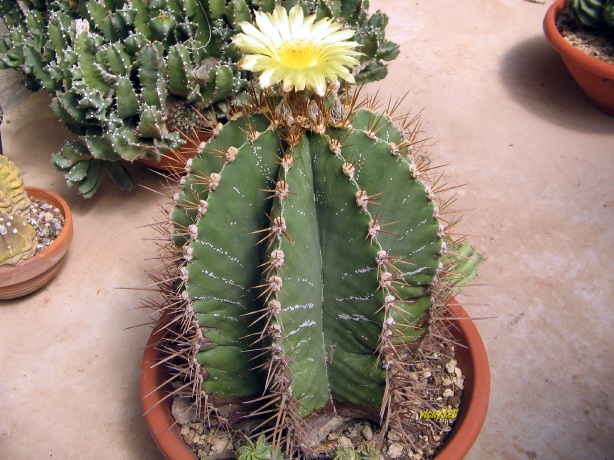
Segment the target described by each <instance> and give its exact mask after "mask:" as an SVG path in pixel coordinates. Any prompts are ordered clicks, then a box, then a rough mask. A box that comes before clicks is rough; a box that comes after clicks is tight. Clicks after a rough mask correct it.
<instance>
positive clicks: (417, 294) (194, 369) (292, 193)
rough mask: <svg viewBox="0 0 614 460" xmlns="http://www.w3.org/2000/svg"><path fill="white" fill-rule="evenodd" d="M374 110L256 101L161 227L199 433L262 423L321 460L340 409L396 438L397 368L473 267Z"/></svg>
mask: <svg viewBox="0 0 614 460" xmlns="http://www.w3.org/2000/svg"><path fill="white" fill-rule="evenodd" d="M374 106H375V103H374V102H372V103H370V104H367V105H366V106H365V107H363V108H360V109H358V108H357V105H356V103H355V100H354V99H351V100H349V101H345V102H344V101H341V100H340V99H339V98H337V97H336V96H335V95H333V94H329V95H328V96H327V97H320V96H317V95H314V94H308V95H306V94H305V93H303V92H291V93H288V94H286V95H285V96H284V97H278V96H275V95H274V94H268V93H258V94H254V95H253V97H252V98H251V105H249V106H246V107H244V108H243V111H242V113H241V114H237V116H235V117H233V120H232V121H231V122H229V123H227V124H226V125H225V126H224V127H223V128H222V130H221V131H220V133H219V134H218V135H217V136H215V137H214V138H212V140H210V141H209V142H208V143H207V145H206V147H205V149H204V150H203V151H201V152H200V153H199V154H198V155H197V156H196V157H195V158H194V159H193V160H191V161H190V162H189V164H188V168H187V170H188V173H187V175H186V176H185V177H184V178H182V179H181V188H182V190H181V191H180V192H179V193H177V194H176V195H175V197H174V203H175V206H174V208H173V210H172V212H171V213H170V217H171V222H172V226H173V232H172V237H171V241H170V243H169V246H168V247H167V248H166V250H167V251H168V254H167V257H168V260H169V263H168V265H167V266H166V268H165V269H164V273H166V274H167V275H166V276H163V277H162V278H159V279H158V278H155V279H156V280H157V285H158V286H159V287H161V288H162V291H163V293H164V295H165V302H163V304H162V306H161V309H162V311H164V312H165V313H166V314H167V315H168V316H166V317H165V321H166V323H165V326H166V327H168V329H169V335H168V336H167V342H165V348H166V349H172V351H171V352H170V353H169V354H170V355H171V357H172V360H171V362H172V364H171V366H170V369H171V372H172V373H173V374H174V376H173V378H174V379H175V380H176V381H177V382H180V383H179V384H178V387H180V388H183V389H184V390H185V394H186V395H189V396H191V397H194V398H195V404H196V405H197V406H198V407H199V409H201V411H202V413H203V414H205V415H203V418H204V419H206V418H208V417H209V416H211V414H212V413H217V414H223V418H224V419H226V420H227V421H229V423H230V424H232V423H233V422H236V421H237V420H241V419H243V418H245V417H255V418H262V419H263V420H266V421H268V422H269V423H270V424H271V426H270V427H269V428H270V429H271V439H270V441H271V442H272V443H273V444H274V445H277V446H279V445H283V446H284V449H285V451H286V454H287V456H289V458H295V456H296V455H302V456H307V457H310V456H317V455H320V454H321V452H318V451H317V442H316V441H315V440H314V439H313V433H314V432H317V430H318V427H319V426H321V424H323V422H322V420H325V419H326V418H327V417H333V416H334V414H343V413H346V412H348V411H349V410H350V408H351V409H352V411H353V413H356V412H357V411H358V413H361V414H363V415H364V416H365V417H366V418H375V419H379V416H380V414H381V415H382V416H383V419H384V420H387V421H388V423H390V424H392V425H393V426H395V427H396V429H400V428H401V427H402V426H403V414H404V413H405V412H406V409H407V406H406V405H407V404H409V403H408V401H407V400H405V399H404V398H405V397H407V399H408V400H409V399H411V397H410V396H403V395H401V394H396V393H397V392H396V390H395V389H397V388H403V387H405V386H407V385H408V382H409V381H411V376H410V375H408V373H407V372H404V368H403V359H404V358H403V357H406V356H408V354H409V353H410V352H411V350H412V349H415V348H417V347H419V346H420V342H421V340H422V338H423V337H424V335H425V334H426V333H427V332H428V328H429V323H430V320H431V316H432V314H433V311H434V310H435V309H437V308H441V307H442V305H443V304H444V303H445V301H446V299H447V297H448V296H449V294H450V290H451V289H454V286H456V285H458V284H460V283H462V282H464V281H466V280H467V279H470V278H471V277H472V276H473V275H474V274H475V270H476V267H477V264H478V263H479V261H480V260H481V257H480V256H479V255H477V254H476V253H475V252H474V250H473V248H472V247H471V246H470V245H469V244H468V243H466V242H465V243H455V242H454V241H452V240H451V237H449V236H448V235H447V234H446V223H445V222H444V221H443V220H442V218H441V211H440V210H441V207H442V204H441V203H438V201H437V198H436V196H435V192H434V191H433V190H432V189H431V188H430V187H429V186H428V185H425V183H423V182H422V180H421V178H423V177H424V174H425V171H426V170H427V169H428V167H427V166H425V165H424V164H423V163H422V162H423V161H424V159H423V157H422V155H421V153H422V152H421V149H420V143H419V142H418V141H417V138H416V136H417V131H416V130H415V126H413V125H412V123H409V122H408V123H406V124H405V125H404V126H403V127H402V128H401V129H399V128H397V127H396V126H395V125H394V124H393V123H392V122H391V121H390V120H391V117H392V114H390V113H386V114H379V113H377V112H375V111H374V110H373V107H374ZM414 154H415V156H413V155H414ZM443 206H445V203H444V204H443ZM449 272H453V273H449ZM169 359H170V358H169ZM401 393H402V392H401ZM263 423H264V422H263ZM265 425H266V423H265ZM401 431H402V430H401Z"/></svg>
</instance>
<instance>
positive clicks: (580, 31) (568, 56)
mask: <svg viewBox="0 0 614 460" xmlns="http://www.w3.org/2000/svg"><path fill="white" fill-rule="evenodd" d="M544 32H545V34H546V38H547V39H548V41H549V42H550V44H551V45H552V47H553V48H554V49H555V50H556V51H558V52H559V53H560V54H561V57H562V58H563V62H564V63H565V65H566V66H567V69H568V70H569V72H570V73H571V75H572V76H573V78H574V79H575V80H576V82H577V83H578V85H580V87H581V88H582V90H583V91H584V93H585V94H586V96H587V98H588V99H589V100H590V101H591V102H592V103H593V104H594V105H595V106H596V107H597V108H599V109H601V110H602V111H604V112H605V113H608V114H610V115H614V1H613V0H571V1H569V2H568V1H567V0H556V1H555V2H554V3H553V4H552V6H551V7H550V8H549V9H548V12H547V14H546V17H545V18H544Z"/></svg>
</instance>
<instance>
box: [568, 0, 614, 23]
mask: <svg viewBox="0 0 614 460" xmlns="http://www.w3.org/2000/svg"><path fill="white" fill-rule="evenodd" d="M567 11H568V12H569V13H570V14H571V16H572V17H573V18H574V19H575V20H577V21H578V22H580V23H581V24H583V25H586V26H589V27H600V26H606V27H610V28H612V27H614V0H569V2H568V3H567Z"/></svg>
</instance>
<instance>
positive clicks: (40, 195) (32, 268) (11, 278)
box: [0, 187, 73, 300]
mask: <svg viewBox="0 0 614 460" xmlns="http://www.w3.org/2000/svg"><path fill="white" fill-rule="evenodd" d="M26 190H27V192H28V194H29V195H30V197H31V198H36V199H38V200H43V201H46V202H47V203H49V204H50V205H51V206H53V207H56V208H58V209H59V210H60V212H61V213H62V215H63V216H64V227H63V228H62V231H61V232H60V234H59V235H58V237H57V238H56V239H55V240H54V241H53V243H51V244H50V245H49V246H48V247H46V248H45V249H44V250H42V251H41V252H39V253H37V254H36V255H35V256H34V257H31V258H30V259H28V260H26V261H24V262H22V263H20V264H19V265H16V266H14V267H0V299H1V300H6V299H16V298H18V297H23V296H25V295H27V294H30V293H32V292H34V291H36V290H38V289H40V288H42V287H43V286H44V285H45V284H47V283H48V282H49V281H50V280H51V278H53V276H54V275H55V274H56V272H57V271H58V270H59V268H60V265H61V264H60V262H61V261H62V258H63V257H64V254H66V251H68V247H69V246H70V243H71V242H72V236H73V223H72V213H71V212H70V208H69V207H68V204H67V203H66V201H64V200H63V199H62V197H60V196H59V195H57V194H55V193H53V192H51V191H49V190H45V189H42V188H38V187H26Z"/></svg>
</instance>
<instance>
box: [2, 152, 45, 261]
mask: <svg viewBox="0 0 614 460" xmlns="http://www.w3.org/2000/svg"><path fill="white" fill-rule="evenodd" d="M30 203H31V200H30V197H29V196H28V193H27V192H26V189H25V187H24V184H23V179H22V178H21V175H20V173H19V168H17V166H16V165H15V164H14V163H13V162H12V161H10V160H9V159H8V158H7V157H5V156H2V155H0V266H5V265H17V264H19V263H20V262H22V261H24V260H26V259H29V258H30V257H32V256H33V255H34V253H35V252H36V245H37V243H38V241H37V238H36V231H35V230H34V227H33V226H32V225H31V224H30V223H29V222H28V218H27V211H28V209H29V207H30Z"/></svg>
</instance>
